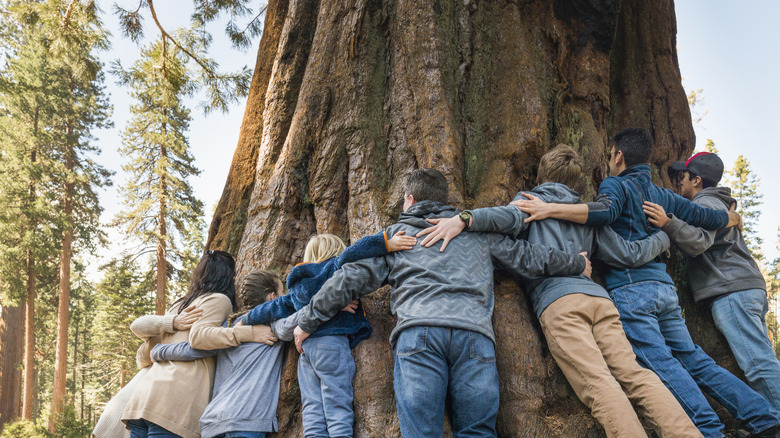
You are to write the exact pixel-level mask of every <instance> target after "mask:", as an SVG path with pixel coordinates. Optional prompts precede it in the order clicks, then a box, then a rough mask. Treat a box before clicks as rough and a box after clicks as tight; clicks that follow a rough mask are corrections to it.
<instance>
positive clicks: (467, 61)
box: [208, 0, 733, 437]
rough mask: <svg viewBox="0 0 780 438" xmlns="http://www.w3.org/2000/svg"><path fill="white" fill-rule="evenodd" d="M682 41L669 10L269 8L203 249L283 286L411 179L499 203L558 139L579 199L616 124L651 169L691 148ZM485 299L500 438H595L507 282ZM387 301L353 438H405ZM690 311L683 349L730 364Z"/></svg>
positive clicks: (361, 356) (526, 179)
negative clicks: (633, 132)
mask: <svg viewBox="0 0 780 438" xmlns="http://www.w3.org/2000/svg"><path fill="white" fill-rule="evenodd" d="M675 39H676V24H675V16H674V6H673V3H672V1H671V0H660V1H657V2H642V1H639V0H631V1H629V0H626V1H619V0H588V1H575V0H558V1H553V0H548V1H541V0H540V1H528V2H476V1H471V0H461V1H457V2H453V1H445V0H435V1H421V0H396V1H387V0H357V1H355V0H333V1H329V2H320V1H317V0H299V1H296V2H290V1H287V0H274V1H269V3H268V9H267V12H266V21H265V28H264V31H263V37H262V40H261V42H260V47H259V50H258V59H257V64H256V67H255V75H254V78H253V81H252V85H251V89H250V94H249V98H248V101H247V108H246V112H245V114H244V120H243V124H242V127H241V135H240V137H239V141H238V146H237V148H236V152H235V155H234V158H233V163H232V166H231V170H230V174H229V175H228V180H227V183H226V185H225V189H224V191H223V194H222V199H221V200H220V203H219V205H218V207H217V209H216V212H215V214H214V218H213V221H212V224H211V227H210V231H209V243H208V247H209V248H210V249H222V250H226V251H229V252H231V253H233V254H235V255H237V257H236V259H237V263H238V277H239V281H240V278H241V277H242V276H243V275H245V274H246V273H247V272H248V271H249V270H251V269H255V268H264V269H275V270H279V271H282V272H285V273H288V272H289V271H290V270H291V269H292V267H293V266H294V265H295V264H296V263H298V262H300V261H301V260H302V258H303V250H304V247H305V245H306V242H307V240H308V238H309V237H310V236H311V235H312V234H314V233H318V232H319V233H321V232H330V233H335V234H338V235H341V236H342V237H344V238H346V239H348V240H349V241H351V242H354V241H355V240H356V239H357V238H359V237H361V236H364V235H367V234H372V233H375V232H376V231H377V230H379V229H380V228H382V227H385V226H388V225H389V224H391V223H393V222H395V220H396V219H397V217H398V213H399V212H400V208H401V204H402V181H403V177H404V176H405V174H406V173H407V172H409V171H410V170H412V169H416V168H420V167H434V168H436V169H438V170H440V171H442V172H443V173H444V174H445V175H446V177H447V179H448V181H449V183H450V189H451V202H452V203H453V204H455V205H457V206H459V207H461V208H472V207H481V206H493V205H499V204H506V203H507V202H508V201H509V200H510V199H511V198H512V197H513V196H514V194H515V193H516V192H517V191H518V190H519V189H530V188H532V187H533V186H534V183H533V181H534V180H535V172H536V167H537V163H538V161H539V158H540V157H541V155H542V154H543V153H544V152H545V151H547V150H548V149H550V148H551V147H553V146H555V145H556V144H558V143H566V144H569V145H571V146H573V147H574V148H575V149H577V150H578V151H579V152H580V154H581V155H582V157H583V159H584V162H585V166H586V168H587V169H588V170H587V171H586V172H585V175H584V176H583V178H582V180H581V181H580V184H579V185H580V187H577V188H578V189H580V190H581V192H582V193H583V197H584V198H585V199H589V198H592V196H593V195H594V194H595V191H596V189H597V188H598V184H599V183H600V182H601V180H602V179H603V178H604V177H605V168H606V160H605V155H606V153H607V151H608V147H609V145H610V144H609V141H610V140H609V139H610V137H611V136H612V135H614V134H615V133H616V132H617V131H619V130H621V129H623V128H627V127H634V126H640V127H646V128H648V129H650V130H651V132H652V133H653V134H654V136H655V139H656V150H655V152H654V155H653V158H652V163H651V164H652V165H653V166H654V167H655V169H657V170H659V169H661V168H662V167H663V166H665V165H666V164H668V163H669V162H671V161H673V160H675V159H678V158H679V157H681V156H684V155H687V154H689V153H690V151H691V150H692V148H693V146H694V132H693V128H692V125H691V118H690V112H689V109H688V105H687V99H686V95H685V92H684V90H683V88H682V86H681V83H680V81H681V78H680V72H679V67H678V64H677V54H676V48H675V44H676V41H675ZM225 146H226V147H227V146H228V145H225ZM665 174H666V173H665V172H657V173H656V175H660V176H657V178H659V179H658V180H657V181H656V182H657V183H659V184H667V183H668V180H666V177H665ZM661 178H663V179H661ZM495 294H496V305H495V315H494V328H495V332H496V355H497V359H498V369H499V376H500V390H501V407H500V410H499V418H498V430H499V435H500V436H535V437H555V436H567V437H568V436H571V437H590V436H602V435H603V432H602V431H601V428H600V427H599V425H598V423H597V422H596V421H595V420H594V419H593V418H592V417H591V416H590V415H589V413H588V412H587V410H586V409H585V408H584V406H583V405H582V404H581V403H580V402H579V401H578V399H577V398H576V396H575V395H574V394H573V392H572V390H571V388H570V387H569V385H568V384H567V383H566V381H565V379H564V377H563V375H562V374H561V373H560V371H559V370H558V368H557V367H556V365H555V363H554V361H553V359H552V357H551V356H550V354H549V351H548V350H547V347H546V344H545V342H544V339H543V337H542V335H541V332H540V330H539V327H538V323H537V322H536V320H535V318H534V317H533V314H532V312H531V311H530V309H529V307H528V303H527V302H526V298H525V297H524V295H523V293H522V291H521V289H520V287H519V286H518V285H517V283H516V282H515V281H513V280H512V279H510V278H508V277H505V276H502V275H499V276H497V278H496V287H495ZM683 295H687V293H686V292H684V293H683ZM388 297H389V291H388V290H387V289H384V290H382V291H379V292H376V293H373V294H371V295H368V296H367V297H366V298H365V300H364V306H365V308H366V311H367V314H368V318H369V320H370V321H371V323H372V324H373V326H374V334H373V336H372V337H371V339H369V340H368V341H365V342H363V343H361V344H360V346H358V347H357V348H356V349H355V350H354V352H353V355H354V356H355V360H356V362H357V375H356V377H355V414H356V430H355V434H356V436H359V437H372V436H399V431H398V422H397V419H396V413H395V405H394V402H393V389H392V372H391V370H392V364H393V354H392V350H391V348H390V345H389V344H388V342H387V340H388V337H389V333H390V331H391V329H392V327H393V326H394V324H395V320H394V318H393V317H392V315H391V314H390V310H389V302H388ZM690 301H691V300H690V299H686V300H685V303H686V306H687V307H686V316H688V320H689V322H690V323H692V324H693V326H694V327H692V332H693V334H694V338H695V339H696V340H698V341H700V342H701V343H702V345H703V347H704V348H705V349H706V350H707V351H709V352H711V353H712V352H715V353H724V352H725V349H723V348H722V345H723V344H722V340H720V339H718V338H716V337H713V336H712V335H711V333H715V330H714V327H713V324H712V322H711V319H709V317H708V316H706V313H707V312H706V311H705V312H701V311H699V310H698V309H695V308H693V307H692V303H691V302H690ZM703 333H708V334H707V335H703ZM714 356H715V358H716V360H719V361H720V360H721V359H723V357H724V356H723V354H715V355H714ZM286 359H287V361H286V364H285V368H284V372H283V377H282V393H281V400H280V404H279V411H278V418H279V424H280V430H281V431H282V432H280V433H279V436H284V437H288V436H289V437H295V436H298V435H299V434H300V431H301V420H300V407H299V403H300V398H299V396H298V392H297V385H296V384H294V383H293V379H294V378H295V371H294V370H295V362H296V361H297V359H296V355H295V354H293V353H292V349H291V348H288V354H287V356H286ZM732 365H733V363H732Z"/></svg>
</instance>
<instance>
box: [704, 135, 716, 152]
mask: <svg viewBox="0 0 780 438" xmlns="http://www.w3.org/2000/svg"><path fill="white" fill-rule="evenodd" d="M704 151H705V152H709V153H711V154H716V155H717V154H718V148H716V147H715V142H714V141H712V139H711V138H708V139H707V144H706V145H705V146H704Z"/></svg>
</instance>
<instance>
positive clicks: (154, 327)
mask: <svg viewBox="0 0 780 438" xmlns="http://www.w3.org/2000/svg"><path fill="white" fill-rule="evenodd" d="M202 313H203V310H202V309H199V308H197V307H195V305H192V306H190V307H188V308H186V309H184V310H183V311H182V312H181V313H179V314H178V315H170V314H169V315H144V316H141V317H138V318H136V319H135V321H133V322H132V323H131V324H130V331H132V332H133V334H135V335H136V336H138V337H139V338H141V339H143V340H148V339H151V338H154V337H160V336H162V335H164V334H166V333H168V334H170V333H173V332H175V331H177V330H187V329H189V328H190V327H191V326H192V324H193V323H194V322H195V321H197V320H198V318H200V316H201V314H202Z"/></svg>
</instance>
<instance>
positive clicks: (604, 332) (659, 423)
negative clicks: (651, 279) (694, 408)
mask: <svg viewBox="0 0 780 438" xmlns="http://www.w3.org/2000/svg"><path fill="white" fill-rule="evenodd" d="M540 322H541V325H542V331H543V332H544V336H545V337H546V338H547V343H548V345H549V348H550V352H551V353H552V355H553V357H554V358H555V362H557V363H558V366H559V367H560V368H561V371H563V374H564V375H566V378H567V379H568V380H569V383H570V384H571V386H572V388H573V389H574V392H575V393H577V396H578V397H579V398H580V400H582V402H583V403H585V405H586V406H587V407H588V408H589V409H590V410H591V413H592V414H593V416H594V417H596V419H597V420H598V421H599V422H600V423H601V424H602V426H604V430H605V431H606V433H607V436H608V437H626V438H636V437H644V436H647V434H646V433H645V430H644V428H643V427H642V425H641V424H640V423H639V418H637V415H636V412H635V411H634V408H633V407H632V406H631V402H634V404H636V405H637V408H638V410H639V412H640V413H641V414H642V415H643V416H644V417H645V418H646V419H647V420H649V421H650V422H651V423H652V424H653V425H654V427H655V429H656V431H657V432H658V433H659V434H660V436H661V437H664V438H666V437H681V438H682V437H685V438H688V437H701V436H702V435H701V433H699V431H698V430H697V429H696V426H694V425H693V423H692V422H691V420H690V419H689V418H688V416H687V415H686V414H685V411H683V409H682V407H680V405H679V403H678V402H677V400H676V399H675V398H674V396H672V394H671V393H670V392H669V390H668V389H666V387H665V386H664V385H663V383H661V380H660V379H659V378H658V376H656V375H655V374H654V373H653V372H652V371H650V370H647V369H645V368H642V367H641V366H639V364H637V362H636V356H634V351H633V350H632V349H631V344H629V342H628V340H627V339H626V335H625V333H624V332H623V326H622V325H621V323H620V319H619V315H618V311H617V309H616V308H615V305H614V304H612V301H611V300H609V299H607V298H598V297H592V296H589V295H585V294H572V295H566V296H564V297H561V298H559V299H558V300H556V301H555V302H554V303H552V304H550V305H549V306H548V307H547V308H546V309H545V310H544V312H543V313H542V316H541V318H540ZM621 386H622V388H621ZM629 400H630V401H629Z"/></svg>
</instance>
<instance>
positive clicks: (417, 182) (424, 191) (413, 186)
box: [404, 169, 449, 204]
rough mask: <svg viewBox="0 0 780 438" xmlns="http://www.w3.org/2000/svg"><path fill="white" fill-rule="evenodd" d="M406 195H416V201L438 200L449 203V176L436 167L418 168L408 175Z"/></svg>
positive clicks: (405, 186) (405, 185) (405, 188)
mask: <svg viewBox="0 0 780 438" xmlns="http://www.w3.org/2000/svg"><path fill="white" fill-rule="evenodd" d="M404 195H412V196H414V200H415V202H420V201H436V202H443V203H445V204H446V203H447V201H448V200H449V186H448V185H447V178H445V177H444V175H442V173H441V172H439V171H438V170H436V169H417V170H414V171H412V172H410V173H409V175H407V176H406V181H405V183H404Z"/></svg>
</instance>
